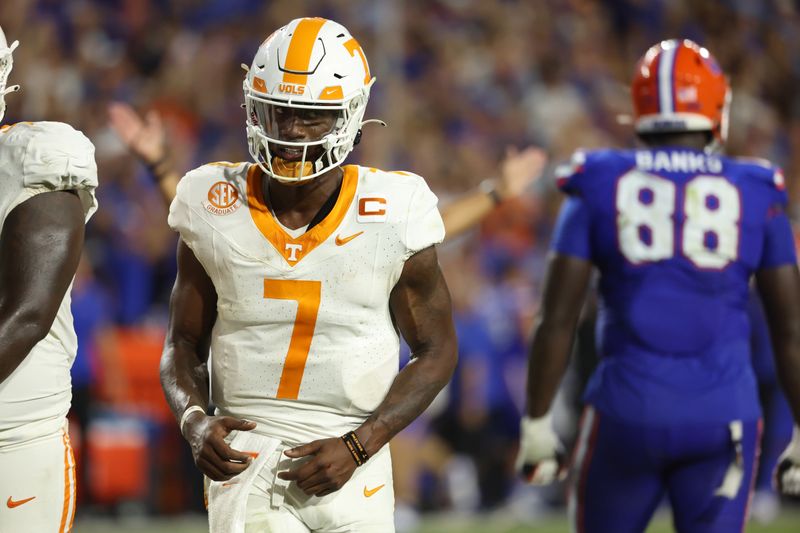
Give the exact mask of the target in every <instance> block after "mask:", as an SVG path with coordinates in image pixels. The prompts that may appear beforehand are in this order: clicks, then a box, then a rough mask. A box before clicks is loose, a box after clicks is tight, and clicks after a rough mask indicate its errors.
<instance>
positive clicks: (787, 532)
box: [74, 509, 800, 533]
mask: <svg viewBox="0 0 800 533" xmlns="http://www.w3.org/2000/svg"><path fill="white" fill-rule="evenodd" d="M205 531H208V526H207V524H206V522H205V519H204V518H203V517H193V518H181V519H174V520H165V519H162V520H148V519H144V518H142V519H127V520H122V521H108V520H91V521H86V520H81V521H78V522H76V523H75V528H74V532H75V533H111V532H113V533H144V532H148V533H202V532H205ZM568 531H569V528H568V526H567V522H566V520H565V519H564V518H562V517H553V518H547V519H541V520H537V521H535V522H531V523H529V524H520V523H515V522H509V521H507V520H504V519H503V518H499V517H494V516H493V517H472V518H454V517H452V516H438V517H427V518H425V519H424V520H423V521H422V523H421V524H420V527H419V529H417V530H416V532H415V533H526V532H535V533H567V532H568ZM671 531H672V527H671V526H670V522H669V517H668V516H666V515H659V517H658V518H657V519H656V521H655V523H654V524H653V525H652V526H651V527H650V528H648V530H647V533H668V532H671ZM745 531H747V532H748V533H798V532H800V509H794V510H791V511H784V512H783V513H782V514H781V515H780V517H779V518H778V519H777V520H776V521H775V522H773V523H772V524H770V525H760V524H757V523H754V522H751V523H750V524H749V525H748V526H747V529H746V530H745Z"/></svg>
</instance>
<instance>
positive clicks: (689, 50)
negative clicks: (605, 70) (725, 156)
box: [631, 39, 730, 143]
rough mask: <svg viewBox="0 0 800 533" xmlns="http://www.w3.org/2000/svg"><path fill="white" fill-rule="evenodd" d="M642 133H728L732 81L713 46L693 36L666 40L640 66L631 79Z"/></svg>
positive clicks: (722, 135) (718, 136) (719, 140)
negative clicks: (715, 54)
mask: <svg viewBox="0 0 800 533" xmlns="http://www.w3.org/2000/svg"><path fill="white" fill-rule="evenodd" d="M631 95H632V97H633V109H634V117H635V118H634V124H635V126H636V132H637V133H671V132H682V131H711V132H712V134H713V135H714V140H715V141H716V142H717V143H724V142H725V139H726V137H727V134H728V106H729V102H730V88H729V86H728V80H727V79H726V78H725V75H724V74H723V72H722V69H720V67H719V64H717V61H716V59H714V56H712V55H711V54H710V53H709V51H708V50H706V49H705V48H703V47H702V46H700V45H698V44H697V43H695V42H694V41H690V40H688V39H672V40H669V41H661V42H660V43H658V44H656V45H654V46H652V47H650V49H649V50H648V51H647V52H646V53H645V54H644V56H642V58H641V59H640V60H639V62H638V64H637V65H636V72H635V74H634V76H633V82H632V83H631Z"/></svg>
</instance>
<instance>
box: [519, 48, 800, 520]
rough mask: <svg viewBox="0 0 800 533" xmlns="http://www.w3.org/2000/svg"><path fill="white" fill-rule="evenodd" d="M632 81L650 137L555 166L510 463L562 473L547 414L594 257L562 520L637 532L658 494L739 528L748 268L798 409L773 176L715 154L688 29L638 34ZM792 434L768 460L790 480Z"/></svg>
mask: <svg viewBox="0 0 800 533" xmlns="http://www.w3.org/2000/svg"><path fill="white" fill-rule="evenodd" d="M632 93H633V94H632V95H633V99H634V108H635V125H636V131H637V133H638V135H639V137H640V138H641V140H642V141H643V143H644V145H645V147H644V148H641V149H636V150H601V151H593V152H578V153H576V154H575V156H574V158H573V160H572V163H571V165H568V167H569V168H567V169H565V171H564V172H563V173H560V175H559V186H560V188H561V189H562V190H563V191H564V192H565V193H566V194H567V196H568V198H567V200H566V202H565V203H564V205H563V206H562V209H561V213H560V216H559V221H558V224H557V226H556V229H555V234H554V237H553V244H552V255H551V257H550V259H549V265H548V270H547V275H546V281H545V287H544V297H543V298H544V301H543V305H542V310H541V314H540V316H539V318H538V322H537V325H536V329H535V332H534V336H533V341H532V346H531V353H530V365H529V372H528V389H527V390H528V395H527V414H526V416H525V417H524V418H523V420H522V423H521V446H520V453H519V457H518V459H517V465H518V468H520V470H521V471H522V473H523V474H524V475H525V476H526V477H527V479H528V481H529V482H531V483H540V484H541V483H548V482H550V481H552V480H553V479H555V478H557V477H559V476H561V475H563V473H564V470H565V465H564V462H563V457H562V454H561V451H560V445H559V442H558V438H557V437H556V435H555V433H554V432H553V430H552V428H551V423H550V418H549V415H548V413H549V410H550V406H551V403H552V400H553V397H554V395H555V392H556V389H557V387H558V384H559V381H560V379H561V377H562V375H563V372H564V369H565V367H566V363H567V358H568V353H569V348H570V345H571V343H572V339H573V332H574V328H575V323H576V321H577V319H578V314H579V311H580V309H581V303H582V301H583V299H584V296H585V293H586V290H587V286H588V283H589V278H590V274H591V272H592V268H593V267H597V268H598V270H599V272H600V282H599V293H600V304H599V317H598V328H597V333H598V348H599V352H600V355H601V361H600V363H599V365H598V367H597V369H596V370H595V372H594V374H593V376H592V378H591V380H590V382H589V384H588V387H587V390H586V393H585V397H584V399H585V402H586V404H587V407H586V410H585V413H584V416H583V420H582V426H581V432H580V435H579V439H578V443H577V445H576V449H575V452H574V456H573V462H572V465H571V476H572V479H571V482H570V497H569V514H570V520H571V522H572V526H573V530H574V531H578V532H584V531H586V532H591V531H596V532H603V533H608V532H613V533H625V532H641V531H644V530H645V529H646V527H647V524H648V522H649V521H650V518H651V516H652V514H653V512H654V511H655V509H656V507H657V506H658V504H659V502H660V501H661V500H662V499H663V498H664V497H665V496H666V497H667V498H668V499H669V501H670V503H671V505H672V510H673V516H674V525H675V528H676V529H677V530H678V531H680V532H695V531H697V532H700V531H702V532H705V533H707V532H725V533H728V532H732V531H741V530H742V528H743V524H744V521H745V518H746V512H747V504H748V500H749V496H750V492H751V487H752V480H753V470H754V466H755V463H756V461H757V458H758V446H759V440H760V432H761V412H760V409H759V403H758V395H757V389H756V380H755V377H754V375H753V370H752V367H751V365H750V322H749V320H748V315H747V302H748V282H749V280H750V277H751V276H752V275H755V277H756V283H757V286H758V289H759V292H760V295H761V297H762V299H763V301H764V305H765V309H766V313H767V317H768V320H769V324H770V331H771V335H772V339H773V344H774V350H775V359H776V365H777V369H778V374H779V376H780V378H781V381H782V385H783V387H784V389H785V391H786V393H787V396H788V399H789V402H790V405H791V406H792V410H793V413H794V418H795V421H797V420H800V274H798V268H797V266H796V258H795V249H794V242H793V238H792V233H791V229H790V226H789V220H788V218H787V216H786V214H785V207H786V203H787V196H786V193H785V191H784V183H783V176H782V174H781V171H780V170H779V169H777V168H775V167H773V166H771V165H770V164H769V163H767V162H762V161H754V160H743V159H734V158H729V157H724V156H721V155H716V154H715V148H718V147H719V146H720V145H721V144H722V143H724V141H725V135H726V127H727V108H728V102H729V90H728V83H727V81H726V79H725V76H724V75H723V73H722V71H721V70H720V68H719V67H718V65H717V63H716V61H715V60H714V58H713V57H712V56H711V55H710V54H709V52H708V51H707V50H706V49H704V48H701V47H700V46H698V45H697V44H695V43H693V42H691V41H688V40H671V41H664V42H661V43H659V44H657V45H655V46H653V47H652V48H650V50H648V51H647V53H646V54H645V55H644V56H643V57H642V59H641V60H640V61H639V63H638V65H637V67H636V73H635V76H634V80H633V84H632ZM793 446H794V447H793V448H792V447H791V446H790V449H789V450H787V452H786V454H784V457H783V459H784V461H783V463H782V467H779V473H780V475H779V479H778V481H779V483H780V484H781V485H782V488H783V489H784V491H785V492H792V491H793V490H794V491H798V490H800V487H798V485H800V479H799V478H800V471H799V470H798V468H797V465H798V464H800V439H795V441H794V444H793ZM781 468H782V470H781Z"/></svg>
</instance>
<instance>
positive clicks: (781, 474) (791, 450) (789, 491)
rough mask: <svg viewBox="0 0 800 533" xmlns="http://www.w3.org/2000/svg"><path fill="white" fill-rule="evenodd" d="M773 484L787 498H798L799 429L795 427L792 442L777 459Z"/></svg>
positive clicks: (799, 466)
mask: <svg viewBox="0 0 800 533" xmlns="http://www.w3.org/2000/svg"><path fill="white" fill-rule="evenodd" d="M775 484H776V485H777V487H778V490H779V491H780V492H781V493H782V494H785V495H787V496H800V429H799V428H798V427H797V426H795V427H794V434H793V435H792V442H790V443H789V446H788V447H787V448H786V450H785V451H784V452H783V453H782V454H781V456H780V457H779V458H778V465H777V466H776V467H775Z"/></svg>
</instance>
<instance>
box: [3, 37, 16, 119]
mask: <svg viewBox="0 0 800 533" xmlns="http://www.w3.org/2000/svg"><path fill="white" fill-rule="evenodd" d="M17 46H19V41H14V42H13V43H11V46H8V41H6V34H5V33H3V28H0V122H2V121H3V116H4V115H5V114H6V100H5V96H6V95H7V94H8V93H13V92H14V91H19V85H12V86H11V87H6V83H8V76H9V74H11V67H12V66H13V64H14V59H13V58H12V57H11V54H12V52H14V49H15V48H16V47H17Z"/></svg>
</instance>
